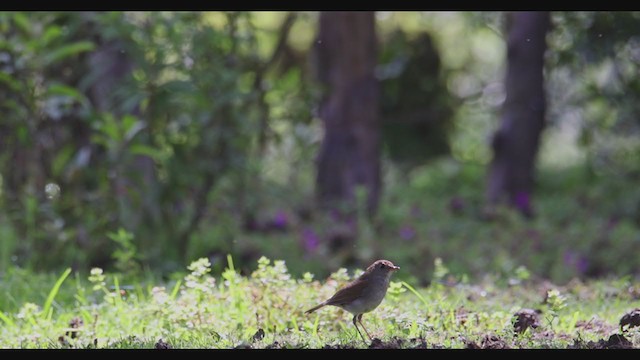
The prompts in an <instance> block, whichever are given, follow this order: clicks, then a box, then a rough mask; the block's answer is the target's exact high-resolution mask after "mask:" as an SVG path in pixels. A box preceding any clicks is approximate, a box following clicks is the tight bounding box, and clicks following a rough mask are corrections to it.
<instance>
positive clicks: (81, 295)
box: [0, 257, 640, 349]
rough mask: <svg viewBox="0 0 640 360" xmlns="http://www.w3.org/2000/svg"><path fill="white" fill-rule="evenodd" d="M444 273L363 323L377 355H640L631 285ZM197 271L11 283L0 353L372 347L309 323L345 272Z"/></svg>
mask: <svg viewBox="0 0 640 360" xmlns="http://www.w3.org/2000/svg"><path fill="white" fill-rule="evenodd" d="M435 267H439V271H438V272H437V273H438V275H439V277H434V278H433V280H432V282H431V285H430V286H428V287H418V286H416V285H412V284H410V283H409V282H405V281H394V282H392V285H391V286H390V288H389V291H388V293H387V296H386V298H385V300H384V301H383V303H382V304H381V305H380V306H379V307H378V308H377V309H376V310H374V311H373V312H371V313H368V314H365V315H364V317H363V322H364V324H365V326H366V327H367V329H368V330H369V332H370V333H371V334H372V336H374V337H375V338H378V339H380V340H376V341H375V342H374V343H373V346H378V347H385V346H386V347H393V348H397V347H414V346H418V345H420V346H422V347H426V348H467V347H472V346H474V345H475V346H480V347H482V346H483V345H486V344H488V343H489V342H488V341H487V339H493V340H496V341H498V340H499V342H500V344H502V345H501V346H507V347H510V348H567V347H582V348H587V347H594V346H596V344H598V341H601V340H607V339H609V337H610V336H611V335H614V334H623V335H624V337H625V338H626V339H628V340H629V341H630V342H631V344H632V346H634V347H639V346H640V331H639V330H638V328H637V327H633V328H628V329H627V328H625V332H624V333H621V329H620V327H619V321H620V318H621V317H622V316H623V315H624V314H626V313H627V312H629V311H631V310H633V309H634V308H637V307H640V295H639V294H640V287H638V285H637V283H636V282H634V281H633V280H632V279H630V278H619V279H609V280H603V279H602V280H591V281H580V280H574V281H570V282H568V283H567V284H565V285H562V286H560V285H555V284H553V283H550V282H547V281H539V280H535V279H533V278H531V277H529V276H528V274H527V273H526V271H521V272H520V273H519V275H520V277H519V278H518V279H516V280H514V279H498V278H495V276H486V277H484V278H482V279H481V280H478V281H474V282H473V283H471V282H469V281H467V280H465V277H459V276H451V274H450V273H448V272H447V269H446V264H444V263H439V264H436V265H435ZM188 270H189V272H188V273H186V274H185V275H184V277H183V278H182V279H179V281H173V282H161V281H159V280H155V281H154V280H140V281H139V282H136V283H135V284H125V283H122V284H121V283H120V281H119V280H118V279H119V278H120V277H119V276H116V275H115V274H104V273H102V272H101V271H100V270H98V269H94V270H93V271H92V273H91V274H90V276H88V277H87V278H83V277H81V276H80V275H79V274H78V273H74V274H73V276H70V275H71V272H70V271H65V272H64V273H63V274H62V275H61V276H58V277H57V279H56V278H55V277H51V276H43V275H35V274H30V275H29V276H30V278H31V279H32V280H31V281H29V282H12V281H11V280H10V279H6V278H5V279H2V282H1V283H0V286H2V287H5V289H2V290H4V291H8V293H9V294H18V295H17V296H13V297H12V300H11V301H7V302H5V303H3V308H2V309H0V320H1V321H2V323H1V326H0V348H112V349H118V348H127V349H129V348H155V347H172V348H207V349H219V348H236V347H240V348H246V347H251V348H274V347H275V348H323V347H332V348H344V347H355V348H366V347H369V346H372V344H371V343H367V344H365V343H363V342H362V340H361V339H360V337H359V336H358V334H357V333H356V331H355V329H354V327H353V325H352V323H351V315H350V314H348V313H346V312H344V311H342V310H340V309H338V308H336V307H325V308H323V309H321V310H319V311H317V312H315V313H313V314H310V315H305V314H304V311H305V310H306V309H308V308H309V307H311V306H313V305H315V304H317V303H318V302H319V301H322V300H324V299H325V298H327V297H329V296H331V295H332V294H333V292H335V290H336V289H337V288H339V287H340V286H342V285H344V284H345V283H346V282H347V281H349V280H350V279H351V278H352V277H353V276H355V274H356V273H349V272H347V271H346V270H345V269H341V270H339V271H336V272H334V273H333V274H331V276H330V277H329V278H327V279H322V280H314V279H313V276H312V275H311V274H305V276H303V277H302V278H295V277H293V276H292V275H291V274H290V273H289V271H288V269H287V267H286V264H285V262H284V261H270V260H268V259H267V258H264V257H263V258H261V259H260V260H259V261H258V264H257V267H255V269H254V271H253V272H252V273H251V274H248V275H246V276H242V275H240V274H239V273H238V271H237V270H235V269H234V267H233V261H232V259H231V258H230V257H229V258H228V266H227V268H226V269H225V270H224V271H223V273H222V275H221V276H220V277H214V276H212V275H211V264H210V263H209V261H208V260H207V259H199V260H197V261H194V262H193V263H192V264H191V265H190V266H189V267H188ZM401 271H402V270H401ZM16 274H18V275H17V276H20V272H16ZM22 275H24V274H22ZM51 282H53V283H54V285H53V286H51V285H50V284H51ZM47 283H48V285H49V286H47ZM21 287H22V288H21ZM527 308H528V309H533V310H538V311H539V312H540V314H539V319H538V323H539V326H538V327H536V328H531V327H530V328H528V329H527V330H525V331H524V332H522V333H516V332H515V331H514V314H515V313H516V312H518V311H520V310H522V309H527ZM492 336H493V337H492ZM590 342H591V343H590Z"/></svg>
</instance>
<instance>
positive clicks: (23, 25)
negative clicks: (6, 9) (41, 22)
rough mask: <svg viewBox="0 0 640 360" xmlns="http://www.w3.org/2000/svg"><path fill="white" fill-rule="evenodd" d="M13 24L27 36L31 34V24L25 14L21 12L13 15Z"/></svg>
mask: <svg viewBox="0 0 640 360" xmlns="http://www.w3.org/2000/svg"><path fill="white" fill-rule="evenodd" d="M13 22H14V23H15V24H16V26H17V27H18V28H19V29H20V30H22V31H23V32H24V33H25V34H27V35H30V34H31V29H32V26H31V22H30V21H29V18H28V17H27V15H26V14H25V13H22V12H19V13H15V14H14V15H13Z"/></svg>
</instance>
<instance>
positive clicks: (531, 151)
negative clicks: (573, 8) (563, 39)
mask: <svg viewBox="0 0 640 360" xmlns="http://www.w3.org/2000/svg"><path fill="white" fill-rule="evenodd" d="M508 16H509V17H508V19H507V20H508V28H509V35H508V42H507V72H506V78H505V91H506V95H507V96H506V99H505V102H504V105H503V108H502V124H501V126H500V128H499V129H498V130H497V131H496V133H495V134H494V136H493V139H492V144H491V145H492V148H493V156H494V157H493V159H492V162H491V164H490V166H489V174H488V183H487V193H486V194H487V199H488V202H489V204H490V205H494V204H496V203H498V202H504V201H506V202H508V203H509V204H510V205H511V206H512V207H514V208H516V209H518V210H519V211H520V212H521V213H522V214H523V215H525V216H527V217H530V216H532V215H533V209H532V206H531V192H532V190H533V186H534V172H535V170H534V167H535V159H536V155H537V152H538V147H539V142H540V135H541V133H542V130H543V128H544V124H545V110H546V100H545V90H544V76H543V68H544V53H545V51H546V48H547V44H546V39H545V38H546V35H547V32H548V31H549V28H550V15H549V12H515V13H511V14H509V15H508Z"/></svg>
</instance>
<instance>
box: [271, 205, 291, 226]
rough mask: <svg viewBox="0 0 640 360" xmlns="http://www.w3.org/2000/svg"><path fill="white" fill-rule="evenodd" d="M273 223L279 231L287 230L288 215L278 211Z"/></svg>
mask: <svg viewBox="0 0 640 360" xmlns="http://www.w3.org/2000/svg"><path fill="white" fill-rule="evenodd" d="M271 223H272V224H273V227H275V228H277V229H285V228H286V227H287V225H288V223H289V221H288V218H287V214H286V213H285V212H284V211H282V210H278V212H277V213H276V216H275V217H274V218H273V221H272V222H271Z"/></svg>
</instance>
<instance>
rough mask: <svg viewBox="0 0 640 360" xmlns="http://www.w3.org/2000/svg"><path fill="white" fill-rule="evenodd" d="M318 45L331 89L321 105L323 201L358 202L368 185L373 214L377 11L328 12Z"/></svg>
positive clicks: (325, 80)
mask: <svg viewBox="0 0 640 360" xmlns="http://www.w3.org/2000/svg"><path fill="white" fill-rule="evenodd" d="M316 46H317V49H316V50H317V55H318V76H319V78H320V81H321V82H322V83H323V85H324V86H325V90H326V93H325V97H324V99H323V101H322V103H321V105H320V117H321V118H322V120H323V123H324V130H325V135H324V139H323V142H322V147H321V149H320V153H319V155H318V159H317V178H316V186H317V188H316V190H317V197H318V200H319V202H320V204H321V206H323V207H330V208H334V209H335V208H337V207H338V206H341V205H344V204H348V205H353V204H354V200H355V190H356V188H357V187H358V186H360V185H362V186H364V188H365V189H366V190H367V199H366V202H367V204H366V205H367V210H368V211H369V214H373V213H375V211H376V209H377V206H378V200H379V196H380V187H381V181H380V124H379V117H378V116H379V114H378V96H379V95H378V92H379V86H378V81H377V80H376V79H375V77H374V69H375V66H376V62H377V52H376V51H377V44H376V32H375V17H374V12H322V13H321V14H320V30H319V38H318V41H317V43H316Z"/></svg>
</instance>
